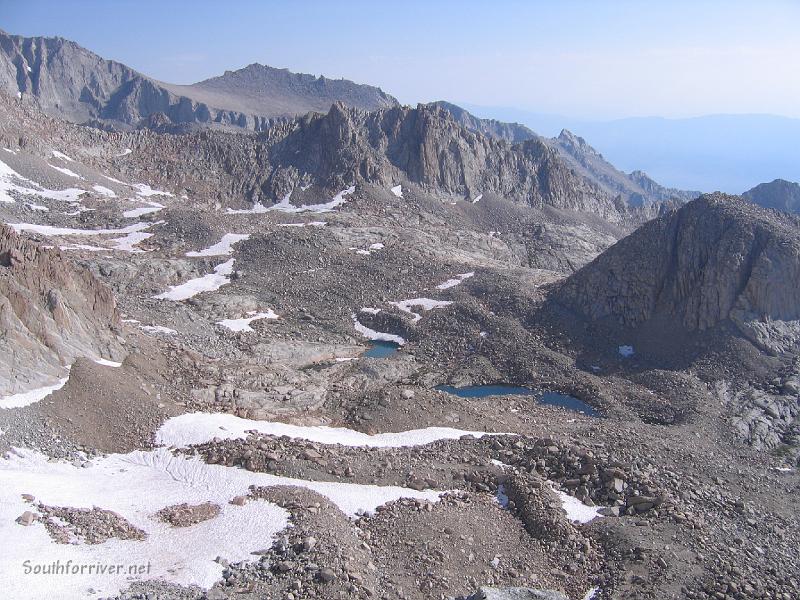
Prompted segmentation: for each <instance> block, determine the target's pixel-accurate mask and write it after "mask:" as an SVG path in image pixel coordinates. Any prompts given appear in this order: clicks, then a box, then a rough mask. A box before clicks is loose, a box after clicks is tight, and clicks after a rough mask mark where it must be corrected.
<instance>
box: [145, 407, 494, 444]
mask: <svg viewBox="0 0 800 600" xmlns="http://www.w3.org/2000/svg"><path fill="white" fill-rule="evenodd" d="M248 431H258V432H259V433H263V434H267V435H274V436H282V435H285V436H288V437H290V438H294V439H300V440H307V441H309V442H316V443H319V444H340V445H342V446H359V447H369V448H400V447H405V446H422V445H424V444H430V443H433V442H436V441H438V440H457V439H459V438H460V437H462V436H464V435H472V436H475V437H477V438H479V437H483V436H485V435H493V434H491V433H487V432H485V431H465V430H462V429H452V428H450V427H427V428H425V429H412V430H411V431H401V432H399V433H377V434H375V435H368V434H366V433H361V432H360V431H354V430H352V429H347V428H344V427H327V426H322V425H318V426H311V427H304V426H301V425H287V424H285V423H272V422H269V421H254V420H251V419H243V418H241V417H237V416H236V415H231V414H228V413H213V414H212V413H201V412H196V413H188V414H185V415H180V416H177V417H172V418H171V419H168V420H167V421H166V422H165V423H164V424H163V425H162V426H161V428H160V429H159V430H158V432H157V433H156V443H157V444H161V445H164V446H173V447H176V448H184V447H187V446H192V445H195V444H204V443H206V442H210V441H211V440H213V439H214V438H219V439H224V440H230V439H243V438H246V437H247V432H248Z"/></svg>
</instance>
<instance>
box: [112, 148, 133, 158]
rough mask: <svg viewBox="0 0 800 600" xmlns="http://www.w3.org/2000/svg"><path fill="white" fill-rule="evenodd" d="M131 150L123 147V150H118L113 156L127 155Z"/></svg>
mask: <svg viewBox="0 0 800 600" xmlns="http://www.w3.org/2000/svg"><path fill="white" fill-rule="evenodd" d="M131 152H133V150H131V149H130V148H125V150H123V151H122V152H120V153H119V154H115V156H116V157H120V156H128V154H130V153H131Z"/></svg>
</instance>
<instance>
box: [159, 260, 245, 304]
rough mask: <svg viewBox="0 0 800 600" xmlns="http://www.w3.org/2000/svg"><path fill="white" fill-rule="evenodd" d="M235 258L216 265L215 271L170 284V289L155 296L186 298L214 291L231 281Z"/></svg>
mask: <svg viewBox="0 0 800 600" xmlns="http://www.w3.org/2000/svg"><path fill="white" fill-rule="evenodd" d="M234 260H235V259H233V258H232V259H230V260H229V261H227V262H224V263H222V264H220V265H217V266H216V267H214V272H213V273H209V274H208V275H203V276H202V277H197V278H196V279H190V280H189V281H187V282H186V283H182V284H180V285H173V286H170V288H169V290H168V291H166V292H164V293H163V294H158V295H157V296H153V298H156V299H158V300H174V301H176V302H178V301H180V300H186V299H187V298H191V297H192V296H196V295H197V294H200V293H202V292H214V291H216V290H218V289H219V288H221V287H222V286H223V285H225V284H228V283H230V282H231V280H230V275H231V274H232V273H233V263H234Z"/></svg>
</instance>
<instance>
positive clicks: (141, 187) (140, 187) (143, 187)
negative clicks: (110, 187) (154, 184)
mask: <svg viewBox="0 0 800 600" xmlns="http://www.w3.org/2000/svg"><path fill="white" fill-rule="evenodd" d="M108 179H111V178H110V177H108ZM111 181H114V180H113V179H111ZM131 187H132V188H133V189H135V190H136V195H137V196H141V197H142V198H148V197H150V196H170V197H171V196H172V194H170V193H169V192H162V191H161V190H154V189H153V188H151V187H150V186H149V185H147V184H146V183H134V184H131Z"/></svg>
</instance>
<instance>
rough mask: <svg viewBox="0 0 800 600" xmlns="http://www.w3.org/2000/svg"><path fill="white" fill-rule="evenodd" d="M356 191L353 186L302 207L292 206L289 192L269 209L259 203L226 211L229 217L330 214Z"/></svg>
mask: <svg viewBox="0 0 800 600" xmlns="http://www.w3.org/2000/svg"><path fill="white" fill-rule="evenodd" d="M355 191H356V188H355V186H351V187H349V188H347V189H346V190H342V191H341V192H339V193H338V194H336V195H335V196H334V197H333V199H332V200H330V201H328V202H325V203H322V204H304V205H303V206H294V205H293V204H292V203H291V197H292V193H291V192H289V193H288V194H286V195H285V196H284V197H283V200H281V201H280V202H278V203H277V204H273V205H272V206H270V207H266V206H264V205H263V204H261V202H256V203H255V204H254V205H253V208H245V209H239V210H235V209H232V208H229V209H228V211H227V212H228V214H229V215H256V214H263V213H266V212H269V211H271V210H276V211H279V212H285V213H303V212H315V213H326V212H331V211H333V210H334V209H335V208H338V207H339V206H341V205H342V204H344V203H345V202H347V200H345V196H348V195H350V194H352V193H353V192H355Z"/></svg>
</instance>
